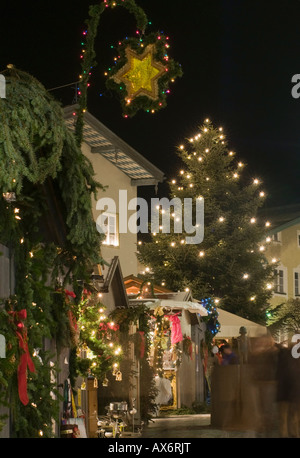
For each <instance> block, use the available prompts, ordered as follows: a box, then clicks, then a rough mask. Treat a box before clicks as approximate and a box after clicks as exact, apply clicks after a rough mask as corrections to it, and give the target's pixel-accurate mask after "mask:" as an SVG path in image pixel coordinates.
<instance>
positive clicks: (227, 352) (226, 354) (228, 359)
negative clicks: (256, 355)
mask: <svg viewBox="0 0 300 458" xmlns="http://www.w3.org/2000/svg"><path fill="white" fill-rule="evenodd" d="M220 350H221V354H222V361H221V365H222V366H228V365H229V364H238V363H239V359H238V357H237V355H236V354H235V352H234V351H233V350H232V348H231V346H230V345H229V344H225V345H222V347H221V348H220Z"/></svg>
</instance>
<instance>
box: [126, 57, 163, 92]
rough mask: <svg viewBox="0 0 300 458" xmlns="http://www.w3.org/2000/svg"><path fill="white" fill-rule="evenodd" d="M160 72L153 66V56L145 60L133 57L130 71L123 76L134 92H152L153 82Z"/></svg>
mask: <svg viewBox="0 0 300 458" xmlns="http://www.w3.org/2000/svg"><path fill="white" fill-rule="evenodd" d="M159 72H160V71H159V70H158V69H157V68H155V67H154V66H153V65H152V56H151V54H150V53H149V54H147V55H146V56H145V57H144V59H142V60H140V59H136V58H135V57H132V59H131V68H130V70H129V71H128V72H127V73H125V74H124V75H123V78H125V79H127V80H128V81H129V82H130V83H131V85H132V92H138V91H139V90H140V89H145V90H147V91H149V92H152V90H153V87H152V80H153V78H155V76H156V75H157V74H158V73H159Z"/></svg>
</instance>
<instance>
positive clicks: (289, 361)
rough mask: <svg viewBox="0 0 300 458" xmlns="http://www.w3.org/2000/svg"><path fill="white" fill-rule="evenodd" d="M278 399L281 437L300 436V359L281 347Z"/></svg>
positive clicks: (278, 371)
mask: <svg viewBox="0 0 300 458" xmlns="http://www.w3.org/2000/svg"><path fill="white" fill-rule="evenodd" d="M277 401H278V406H279V432H280V436H281V437H300V430H299V420H300V359H299V358H294V357H293V355H292V351H291V347H288V348H287V347H281V348H280V350H279V353H278V364H277Z"/></svg>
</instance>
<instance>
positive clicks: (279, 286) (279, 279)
mask: <svg viewBox="0 0 300 458" xmlns="http://www.w3.org/2000/svg"><path fill="white" fill-rule="evenodd" d="M285 292H286V291H285V272H284V270H283V269H276V274H275V293H277V294H285Z"/></svg>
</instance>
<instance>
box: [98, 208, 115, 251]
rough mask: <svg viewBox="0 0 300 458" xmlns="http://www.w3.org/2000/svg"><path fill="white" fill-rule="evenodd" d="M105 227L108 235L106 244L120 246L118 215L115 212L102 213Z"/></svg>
mask: <svg viewBox="0 0 300 458" xmlns="http://www.w3.org/2000/svg"><path fill="white" fill-rule="evenodd" d="M101 219H102V225H103V229H105V233H106V237H105V240H104V242H103V244H104V245H113V246H119V234H118V227H117V226H118V225H117V215H115V214H113V213H102V215H101Z"/></svg>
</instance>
